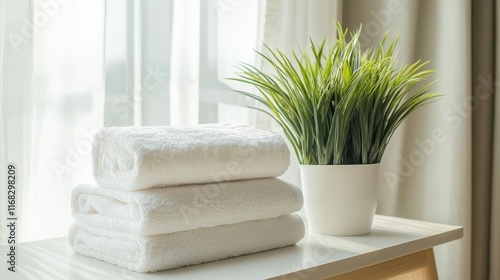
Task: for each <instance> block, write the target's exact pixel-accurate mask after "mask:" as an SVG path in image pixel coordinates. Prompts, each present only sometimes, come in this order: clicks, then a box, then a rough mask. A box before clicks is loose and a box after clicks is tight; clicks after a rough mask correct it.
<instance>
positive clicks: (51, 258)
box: [0, 215, 463, 280]
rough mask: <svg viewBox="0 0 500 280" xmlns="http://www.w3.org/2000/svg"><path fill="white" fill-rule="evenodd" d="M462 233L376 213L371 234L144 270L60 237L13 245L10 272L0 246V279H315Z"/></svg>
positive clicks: (314, 239) (320, 239)
mask: <svg viewBox="0 0 500 280" xmlns="http://www.w3.org/2000/svg"><path fill="white" fill-rule="evenodd" d="M462 235H463V228H462V227H460V226H450V225H443V224H435V223H429V222H422V221H416V220H409V219H402V218H395V217H388V216H380V215H377V216H376V217H375V220H374V225H373V229H372V232H371V234H367V235H363V236H352V237H347V236H341V237H333V236H321V235H316V234H308V235H307V236H306V237H305V238H304V239H303V240H302V241H300V242H299V243H297V245H295V246H289V247H286V248H282V249H276V250H271V251H267V252H262V253H257V254H252V255H247V256H241V257H236V258H230V259H226V260H221V261H217V262H211V263H205V264H201V265H195V266H189V267H184V268H179V269H174V270H169V271H163V272H157V273H147V274H141V273H136V272H132V271H129V270H126V269H122V268H120V267H118V266H114V265H111V264H107V263H105V262H101V261H98V260H95V259H92V258H88V257H84V256H81V255H79V254H76V253H74V252H73V251H72V250H71V249H70V247H69V245H68V243H67V240H66V238H64V237H62V238H56V239H48V240H42V241H36V242H29V243H22V244H18V246H17V252H16V253H17V258H18V259H17V264H16V268H17V272H15V273H12V272H9V271H7V267H6V265H5V260H6V254H7V246H2V247H0V248H1V250H0V254H1V256H2V262H3V263H4V265H3V267H2V269H1V270H0V275H1V276H2V277H1V279H72V280H76V279H134V280H138V279H267V278H271V279H278V278H280V279H319V278H324V277H329V276H335V275H339V274H342V273H344V272H348V271H351V270H355V269H358V268H361V267H365V266H369V265H372V264H376V263H379V262H383V261H386V260H390V259H393V258H396V257H400V256H403V255H407V254H410V253H414V252H417V251H421V250H424V249H427V248H430V247H434V246H436V245H439V244H442V243H446V242H449V241H452V240H455V239H459V238H461V237H462ZM438 265H439V264H438ZM3 276H8V278H4V277H3ZM297 276H298V277H297Z"/></svg>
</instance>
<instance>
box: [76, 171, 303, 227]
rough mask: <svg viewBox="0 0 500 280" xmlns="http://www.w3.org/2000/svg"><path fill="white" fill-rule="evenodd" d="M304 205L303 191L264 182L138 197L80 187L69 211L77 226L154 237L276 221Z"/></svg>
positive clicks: (173, 190) (156, 190) (153, 192)
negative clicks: (263, 220)
mask: <svg viewBox="0 0 500 280" xmlns="http://www.w3.org/2000/svg"><path fill="white" fill-rule="evenodd" d="M302 201H303V199H302V193H301V191H300V189H299V188H297V187H295V186H293V185H290V184H288V183H286V182H284V181H281V180H280V179H276V178H264V179H253V180H243V181H230V182H221V183H213V184H206V185H187V186H183V187H168V188H154V189H148V190H142V191H135V192H128V191H121V190H115V189H107V188H99V187H94V186H89V185H80V186H78V187H76V188H74V189H73V192H72V197H71V207H72V211H73V217H74V218H75V220H76V221H80V222H85V223H87V224H89V225H91V226H95V227H100V228H107V229H111V230H117V231H124V232H131V233H136V234H139V235H154V234H164V233H170V232H176V231H185V230H191V229H196V228H200V227H213V226H218V225H224V224H234V223H240V222H245V221H251V220H260V219H267V218H274V217H278V216H281V215H285V214H289V213H293V212H296V211H298V210H300V208H301V207H302Z"/></svg>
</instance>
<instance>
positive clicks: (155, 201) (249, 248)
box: [69, 124, 304, 272]
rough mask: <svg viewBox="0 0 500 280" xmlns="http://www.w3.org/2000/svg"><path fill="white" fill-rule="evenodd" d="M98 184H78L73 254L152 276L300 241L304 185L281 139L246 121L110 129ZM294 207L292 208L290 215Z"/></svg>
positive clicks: (99, 139) (97, 147)
mask: <svg viewBox="0 0 500 280" xmlns="http://www.w3.org/2000/svg"><path fill="white" fill-rule="evenodd" d="M92 149H93V150H92V157H93V168H94V177H95V180H96V182H97V184H98V185H99V187H97V186H89V185H80V186H78V187H76V188H75V189H74V190H73V193H72V199H71V205H72V211H73V217H74V219H75V221H76V222H75V223H74V224H73V225H72V226H71V228H70V232H69V241H70V245H71V247H72V248H73V250H74V251H76V252H78V253H80V254H82V255H86V256H90V257H94V258H96V259H100V260H103V261H106V262H109V263H112V264H116V265H119V266H122V267H125V268H127V269H130V270H134V271H138V272H152V271H159V270H165V269H171V268H176V267H180V266H185V265H192V264H198V263H202V262H208V261H214V260H219V259H223V258H228V257H233V256H239V255H244V254H250V253H255V252H260V251H265V250H270V249H274V248H279V247H284V246H288V245H292V244H295V243H297V242H298V241H299V240H300V239H302V238H303V236H304V224H303V222H302V220H301V218H300V217H299V216H297V215H296V214H293V213H294V212H296V211H298V210H299V209H300V208H301V207H302V194H301V192H300V190H299V189H298V188H297V187H295V186H292V185H290V184H288V183H286V182H284V181H281V180H279V179H277V178H274V177H277V176H280V175H282V174H283V173H284V172H285V171H286V169H287V168H288V166H289V164H290V159H289V157H290V154H289V151H288V148H287V146H286V144H285V142H284V140H283V139H282V137H281V136H279V135H277V134H274V133H272V132H269V131H266V130H261V129H256V128H253V127H250V126H246V125H231V124H210V125H200V126H196V127H140V128H104V129H101V130H100V131H99V132H98V133H97V134H96V136H95V138H94V142H93V148H92ZM291 213H292V214H291Z"/></svg>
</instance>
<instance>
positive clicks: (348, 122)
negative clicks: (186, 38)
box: [234, 24, 439, 235]
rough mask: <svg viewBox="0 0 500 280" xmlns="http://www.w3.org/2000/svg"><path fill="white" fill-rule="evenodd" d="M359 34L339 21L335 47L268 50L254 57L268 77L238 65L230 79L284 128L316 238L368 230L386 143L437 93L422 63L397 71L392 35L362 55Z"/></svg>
mask: <svg viewBox="0 0 500 280" xmlns="http://www.w3.org/2000/svg"><path fill="white" fill-rule="evenodd" d="M360 32H361V28H360V29H358V30H357V31H356V32H350V33H348V30H347V29H346V30H343V29H342V27H341V26H340V24H339V25H338V27H337V34H338V36H337V37H338V38H337V40H336V42H335V43H334V44H333V46H331V47H327V44H326V40H323V42H321V43H320V44H315V42H313V41H312V40H311V42H310V46H309V48H308V49H307V50H306V51H302V52H295V51H292V54H291V55H289V56H287V55H286V54H285V53H284V52H283V51H282V50H279V49H273V48H270V47H267V46H266V49H265V52H257V53H258V54H259V55H260V56H261V57H262V58H263V59H264V60H266V61H267V62H268V63H269V64H270V65H271V66H272V68H273V69H274V73H272V74H268V73H264V72H263V71H261V70H259V69H257V68H256V67H254V66H251V65H248V64H241V66H240V70H241V71H240V72H238V73H237V75H238V77H237V78H234V80H237V81H240V82H243V83H247V84H250V85H253V86H255V88H257V90H258V91H259V92H260V94H254V93H249V92H242V91H238V92H240V93H241V94H244V95H246V96H248V97H250V98H253V99H255V100H256V101H258V102H259V103H261V104H262V105H263V107H261V108H255V109H257V110H260V111H263V112H265V113H266V114H268V115H270V116H271V117H272V118H273V119H274V120H276V122H277V123H278V124H279V125H280V126H281V127H282V128H283V132H284V134H285V136H286V138H288V141H289V142H290V144H291V146H292V147H293V150H294V152H295V154H296V155H297V158H298V160H299V163H300V171H301V181H302V190H303V193H304V200H305V201H304V207H305V211H306V216H307V219H308V224H309V229H310V231H312V232H315V233H319V234H325V235H361V234H366V233H369V232H370V231H371V225H372V221H373V217H374V215H375V210H376V206H377V185H378V177H379V165H380V161H381V160H382V156H383V154H384V151H385V149H386V147H387V144H388V143H389V140H390V139H391V137H392V135H393V134H394V132H395V130H396V129H397V128H398V126H399V125H400V124H401V123H402V122H403V120H404V119H405V118H406V117H408V115H409V114H410V113H411V112H413V111H414V110H415V109H417V108H419V107H420V106H422V105H424V104H426V103H428V102H429V101H430V100H432V99H434V98H436V97H437V96H439V95H438V94H436V93H431V92H429V90H428V89H429V86H430V84H431V83H429V82H425V80H426V79H427V78H428V77H429V76H430V75H431V74H432V73H433V72H434V70H424V69H423V67H424V66H425V65H426V64H427V63H428V62H420V61H417V62H415V63H414V64H411V65H403V66H400V65H399V64H398V62H397V60H396V57H395V56H394V53H395V48H396V43H397V40H398V38H397V37H396V38H395V39H394V40H393V41H392V42H391V43H390V44H388V46H386V41H387V38H388V35H387V34H386V35H385V36H384V38H383V40H382V42H381V44H380V46H379V47H378V48H375V49H369V50H366V51H362V49H361V46H360V41H359V38H360ZM421 84H423V85H421Z"/></svg>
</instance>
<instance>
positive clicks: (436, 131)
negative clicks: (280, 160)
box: [260, 0, 500, 280]
mask: <svg viewBox="0 0 500 280" xmlns="http://www.w3.org/2000/svg"><path fill="white" fill-rule="evenodd" d="M262 3H263V7H264V8H261V22H260V23H261V29H260V30H261V32H260V33H261V34H260V35H261V36H260V39H261V40H262V41H263V42H264V43H266V44H268V45H271V46H277V47H280V48H284V49H287V48H292V47H297V46H304V45H305V44H307V40H308V36H309V35H311V36H312V37H313V38H314V39H318V38H322V37H323V36H328V37H329V38H333V36H334V35H333V33H332V31H334V25H333V23H334V22H335V21H337V20H340V21H341V22H342V23H343V26H344V27H348V28H350V29H356V28H358V27H359V25H360V24H362V25H363V30H364V31H363V33H362V43H363V46H364V47H369V46H371V45H374V44H378V43H379V42H380V39H381V38H382V36H383V35H384V33H385V31H389V32H390V35H391V36H395V35H396V34H400V35H401V38H400V43H399V55H398V58H399V60H400V61H401V62H402V63H411V62H414V61H416V60H418V59H422V60H424V61H425V60H430V61H431V63H430V64H429V67H430V68H434V69H436V70H437V74H436V75H435V79H436V80H437V82H436V83H435V85H434V88H433V89H434V90H435V91H437V92H439V93H442V94H443V95H444V96H443V97H442V98H441V100H439V101H437V102H434V103H432V104H430V105H428V106H426V107H424V108H422V109H419V110H418V111H417V112H415V113H413V115H411V116H410V118H409V119H408V120H407V121H405V123H404V124H403V126H402V127H400V128H399V131H398V132H397V133H396V135H395V136H394V137H393V139H392V141H391V143H390V147H389V149H388V150H387V152H386V154H385V155H384V158H383V160H382V171H381V172H382V174H381V175H382V176H381V180H380V194H379V196H380V197H379V201H380V203H379V207H378V210H377V211H378V213H380V214H385V215H394V216H402V217H407V218H413V219H420V220H427V221H433V222H439V223H446V224H457V225H462V226H464V229H465V230H464V237H463V238H462V239H461V240H458V241H454V242H450V243H448V244H444V245H441V246H438V247H436V248H435V253H436V261H437V265H438V272H439V276H440V279H491V280H493V279H500V272H499V269H500V265H499V264H500V248H499V246H500V172H499V171H500V169H499V167H500V116H499V113H497V114H494V112H495V108H497V109H498V110H496V112H500V101H499V100H495V99H494V93H495V92H494V91H495V86H496V82H495V81H498V80H499V79H500V76H499V75H500V74H498V73H500V71H498V72H497V71H495V58H496V59H497V62H496V65H500V64H499V62H500V52H498V51H497V52H498V55H495V51H496V49H495V34H494V32H495V30H496V32H497V34H500V33H498V32H500V21H499V19H496V18H495V13H494V11H495V7H496V9H497V14H500V7H499V5H498V4H497V5H495V3H494V0H485V1H472V0H460V1H457V0H421V1H403V0H401V1H399V0H349V1H329V0H312V1H311V0H310V1H306V0H294V1H289V0H268V1H264V2H262ZM495 20H496V25H497V27H496V29H495ZM496 38H497V40H498V38H500V36H499V35H497V36H496ZM497 46H500V41H499V42H497ZM264 67H265V65H264ZM495 73H497V74H496V76H495ZM495 102H496V103H495ZM495 118H496V119H495ZM297 173H298V171H297V168H296V167H295V168H294V167H292V168H291V169H290V172H289V173H288V174H287V175H286V176H285V177H286V178H287V179H290V180H292V181H295V182H296V183H299V181H298V178H299V177H298V175H297Z"/></svg>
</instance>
